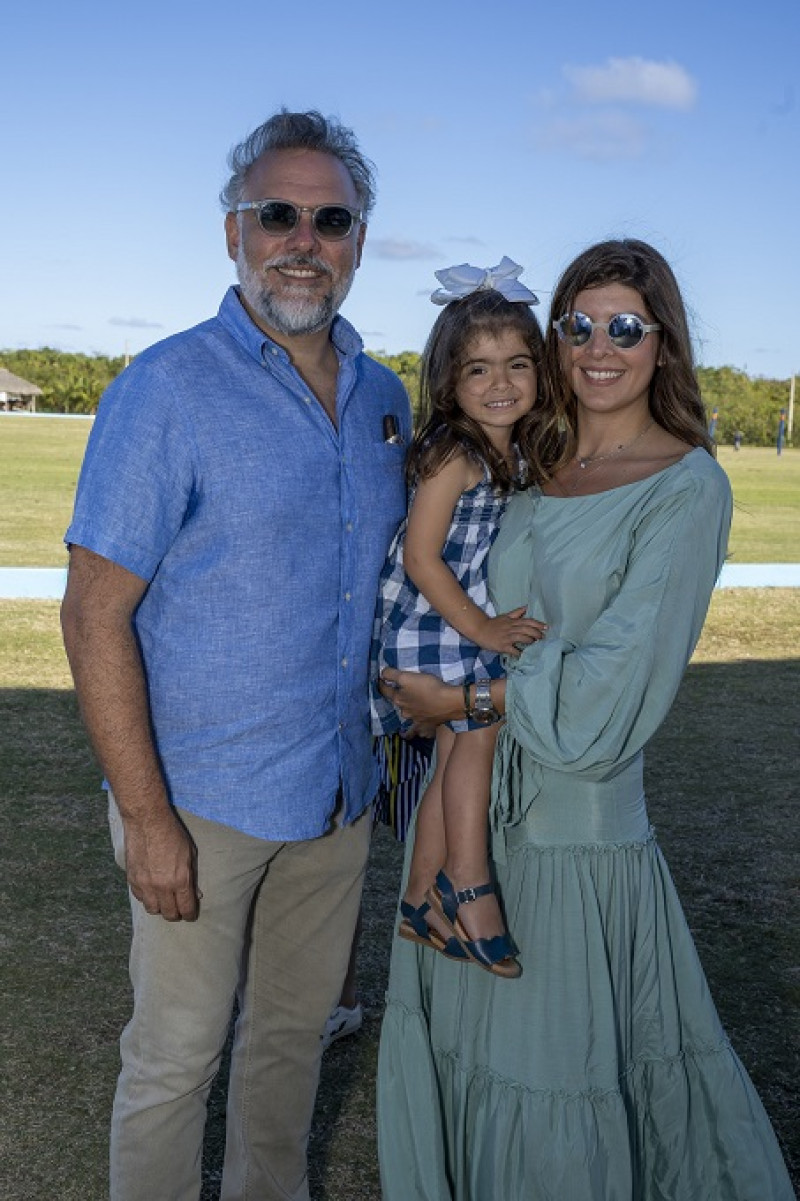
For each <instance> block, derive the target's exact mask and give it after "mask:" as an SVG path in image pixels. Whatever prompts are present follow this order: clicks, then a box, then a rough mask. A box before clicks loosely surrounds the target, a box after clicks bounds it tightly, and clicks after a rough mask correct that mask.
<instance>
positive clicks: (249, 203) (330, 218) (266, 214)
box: [236, 200, 361, 242]
mask: <svg viewBox="0 0 800 1201" xmlns="http://www.w3.org/2000/svg"><path fill="white" fill-rule="evenodd" d="M246 209H252V210H253V212H254V213H255V215H256V218H257V219H258V224H259V225H260V226H261V228H262V229H263V231H264V233H265V234H269V236H270V237H271V238H285V237H286V235H287V234H290V233H291V232H292V230H293V229H295V228H296V226H297V224H298V222H299V220H300V214H301V213H310V214H311V225H312V226H313V229H314V232H315V234H317V236H318V237H320V238H324V239H325V240H326V241H328V242H339V241H341V240H342V239H343V238H346V237H347V236H348V234H349V233H350V232H351V231H352V229H353V226H354V225H355V223H356V221H360V220H361V212H360V210H359V209H351V208H348V206H347V205H346V204H318V205H317V206H316V207H315V208H309V206H308V205H305V204H292V203H291V201H289V200H246V201H243V202H242V203H241V204H237V206H236V212H237V213H242V212H244V211H245V210H246Z"/></svg>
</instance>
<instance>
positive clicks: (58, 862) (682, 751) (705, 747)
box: [0, 660, 800, 1201]
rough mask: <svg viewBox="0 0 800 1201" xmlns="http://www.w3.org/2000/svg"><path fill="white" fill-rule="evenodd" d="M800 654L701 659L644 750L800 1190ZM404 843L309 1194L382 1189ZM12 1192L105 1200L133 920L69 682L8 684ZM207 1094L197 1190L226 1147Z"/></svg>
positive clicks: (318, 1200)
mask: <svg viewBox="0 0 800 1201" xmlns="http://www.w3.org/2000/svg"><path fill="white" fill-rule="evenodd" d="M798 695H800V660H792V661H777V662H763V661H743V662H735V663H730V664H718V663H712V664H707V663H700V664H695V665H693V666H692V667H690V668H689V671H688V672H687V675H686V679H685V681H684V684H683V686H682V688H681V692H680V694H679V697H678V700H677V701H676V704H675V706H674V707H673V710H672V713H671V714H670V716H669V718H668V720H667V721H666V723H665V724H664V726H663V728H662V729H661V731H659V734H658V735H657V737H656V738H655V739H654V740H653V743H652V744H651V747H650V749H649V751H648V756H647V788H648V796H649V805H650V811H651V816H652V819H653V822H654V824H655V825H656V827H657V829H658V834H659V840H660V842H661V845H662V847H663V849H664V851H665V854H666V857H667V860H668V862H669V864H670V868H671V870H672V872H673V875H674V876H675V879H676V882H677V885H678V889H679V892H680V894H681V897H682V900H683V902H684V906H685V909H686V913H687V916H688V919H689V922H690V925H691V927H692V930H693V932H694V935H695V938H696V940H697V944H698V949H699V951H700V955H701V957H702V959H703V963H704V966H705V969H706V972H707V975H708V977H709V982H710V985H711V989H712V992H713V994H714V997H715V1000H716V1002H717V1005H718V1008H719V1010H720V1013H721V1015H722V1018H723V1021H724V1023H725V1025H726V1026H727V1029H728V1032H729V1034H730V1035H731V1038H732V1041H733V1043H734V1045H735V1047H736V1049H737V1051H738V1052H739V1054H740V1056H741V1058H742V1059H743V1061H744V1063H745V1065H746V1067H747V1068H748V1070H749V1071H750V1073H751V1075H752V1076H753V1079H754V1081H755V1083H756V1085H757V1087H758V1089H759V1091H760V1093H761V1096H762V1099H763V1101H764V1103H765V1106H766V1108H767V1110H768V1112H769V1114H770V1117H771V1118H772V1121H773V1123H774V1125H775V1128H776V1132H777V1134H778V1137H779V1138H780V1140H781V1143H782V1146H783V1149H784V1153H785V1154H786V1157H787V1160H788V1161H789V1164H790V1170H792V1171H793V1179H794V1182H795V1186H796V1187H797V1186H798V1185H799V1184H800V1122H798V1117H800V1105H798V1097H797V1085H796V1081H797V1080H798V1078H800V1051H799V1050H798V1047H797V1043H796V1040H793V1038H792V1033H793V1031H796V1028H797V1018H798V1012H799V1011H800V980H798V958H800V957H799V956H798V949H799V947H798V933H797V931H798V921H797V917H798V914H797V892H798V890H797V885H798V880H797V869H796V864H797V850H798V846H797V844H798V834H797V830H798V820H797V802H798V798H799V797H800V784H799V783H798V773H799V772H800V754H798V752H799V751H800V746H799V745H798V734H797V724H798V723H797V697H798ZM401 855H402V848H400V847H398V846H397V844H395V842H394V841H393V839H392V837H391V835H390V834H389V832H388V831H387V830H385V829H383V828H381V829H379V830H378V831H377V832H376V836H375V840H374V843H373V852H372V856H371V863H370V870H369V874H368V879H367V885H366V892H365V906H364V907H365V931H364V937H363V940H362V943H361V953H360V965H359V972H360V988H361V995H362V1000H363V1003H364V1006H365V1015H366V1021H365V1027H364V1030H363V1033H362V1034H361V1035H360V1036H359V1037H357V1038H351V1039H345V1040H342V1041H341V1042H339V1043H337V1044H335V1045H334V1046H333V1047H332V1048H331V1049H330V1050H329V1051H328V1052H327V1054H326V1056H325V1059H324V1062H323V1070H322V1079H321V1083H320V1090H319V1096H318V1103H317V1110H316V1115H315V1121H314V1128H313V1131H312V1137H311V1143H310V1148H309V1161H310V1176H311V1191H312V1196H313V1197H314V1198H315V1201H377V1199H378V1198H379V1197H380V1187H379V1183H378V1169H377V1162H376V1154H375V1121H374V1081H375V1067H376V1060H377V1042H378V1033H379V1028H380V1015H381V1008H382V1003H383V992H384V989H385V986H386V979H387V974H388V961H389V952H390V938H391V927H392V922H393V918H394V909H395V903H396V896H397V888H398V882H399V876H400V861H401ZM0 904H2V906H3V913H4V922H3V928H2V932H1V933H0V952H1V953H2V959H3V972H2V978H1V982H0V1025H1V1026H2V1030H3V1034H2V1044H1V1045H2V1053H3V1061H4V1068H5V1071H4V1081H3V1083H4V1090H3V1091H4V1098H3V1103H2V1108H0V1161H2V1162H3V1164H4V1190H3V1195H4V1198H7V1199H8V1201H27V1199H28V1198H30V1199H33V1198H41V1197H44V1196H51V1195H54V1193H57V1194H58V1196H59V1197H60V1198H62V1199H63V1201H101V1199H102V1198H104V1197H106V1196H107V1188H106V1137H107V1123H108V1112H109V1109H110V1102H111V1095H112V1092H113V1087H114V1080H115V1076H116V1072H117V1062H118V1061H117V1038H118V1035H119V1031H120V1029H121V1028H122V1026H123V1024H124V1022H125V1021H126V1019H127V1015H128V1011H129V1006H130V995H129V986H128V981H127V975H126V958H127V932H128V914H127V901H126V897H125V890H124V888H123V887H122V881H121V877H120V875H119V873H118V872H117V870H116V869H115V867H114V865H113V861H112V857H111V854H110V849H109V846H108V838H107V833H106V828H105V808H104V803H103V799H102V796H101V794H100V791H99V774H98V771H97V768H96V766H95V764H94V763H93V761H92V757H91V754H90V753H89V751H88V750H87V747H86V741H85V738H84V736H83V733H82V731H81V728H80V724H79V721H78V718H77V712H76V707H75V703H74V698H73V696H72V694H71V693H68V692H58V691H37V690H21V689H20V690H4V691H0ZM224 1102H225V1077H224V1071H223V1072H222V1073H221V1074H220V1077H219V1079H218V1080H217V1082H216V1084H215V1088H214V1091H213V1093H212V1099H211V1104H210V1107H209V1121H208V1126H207V1136H208V1137H207V1140H206V1144H207V1145H206V1154H205V1159H204V1188H203V1194H202V1198H203V1201H214V1199H215V1198H216V1197H217V1196H218V1192H219V1175H220V1166H221V1162H222V1154H223V1147H224Z"/></svg>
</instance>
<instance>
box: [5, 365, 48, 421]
mask: <svg viewBox="0 0 800 1201" xmlns="http://www.w3.org/2000/svg"><path fill="white" fill-rule="evenodd" d="M42 395H43V393H42V389H41V388H39V387H37V385H36V384H31V383H29V382H28V380H26V379H22V378H21V377H20V376H19V375H14V372H13V371H8V370H7V369H6V368H5V367H0V411H5V412H8V411H9V410H11V409H30V410H31V412H32V413H35V412H36V397H37V396H42Z"/></svg>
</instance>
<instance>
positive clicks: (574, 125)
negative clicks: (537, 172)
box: [537, 111, 647, 162]
mask: <svg viewBox="0 0 800 1201" xmlns="http://www.w3.org/2000/svg"><path fill="white" fill-rule="evenodd" d="M537 142H538V144H539V146H540V147H541V149H543V150H564V151H569V152H571V153H572V154H576V155H578V157H579V158H585V159H591V160H593V161H595V162H611V161H613V160H615V159H632V158H639V157H640V156H641V155H642V154H643V153H644V151H645V149H646V145H647V135H646V132H645V129H644V126H643V125H642V124H641V122H640V121H637V120H636V118H635V117H630V116H628V115H627V113H621V112H616V111H608V112H603V113H587V114H586V115H581V116H576V117H562V118H559V119H557V120H555V121H550V122H549V123H548V124H547V125H546V126H545V127H544V128H543V129H542V131H541V133H540V134H539V135H538V138H537Z"/></svg>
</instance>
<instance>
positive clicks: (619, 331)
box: [553, 311, 661, 350]
mask: <svg viewBox="0 0 800 1201" xmlns="http://www.w3.org/2000/svg"><path fill="white" fill-rule="evenodd" d="M553 329H554V330H555V331H556V333H557V334H558V336H559V338H560V339H561V341H562V342H566V343H567V345H568V346H585V345H586V343H587V342H588V341H589V339H590V338H591V336H592V334H593V333H594V331H595V330H596V329H604V330H605V331H606V333H607V334H608V339H609V341H610V342H613V344H614V346H616V347H617V349H618V350H633V349H634V347H636V346H638V345H639V344H640V343H641V342H643V341H644V339H645V337H646V336H647V335H648V334H650V333H652V332H653V331H654V330H657V329H661V326H660V324H658V323H657V322H653V323H651V324H650V325H645V323H644V321H642V319H641V317H637V316H636V314H635V313H615V314H614V316H613V317H611V318H610V319H609V320H608V321H592V319H591V317H587V316H586V314H585V313H580V312H577V311H576V312H574V313H565V314H564V316H563V317H559V319H558V321H554V322H553Z"/></svg>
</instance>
